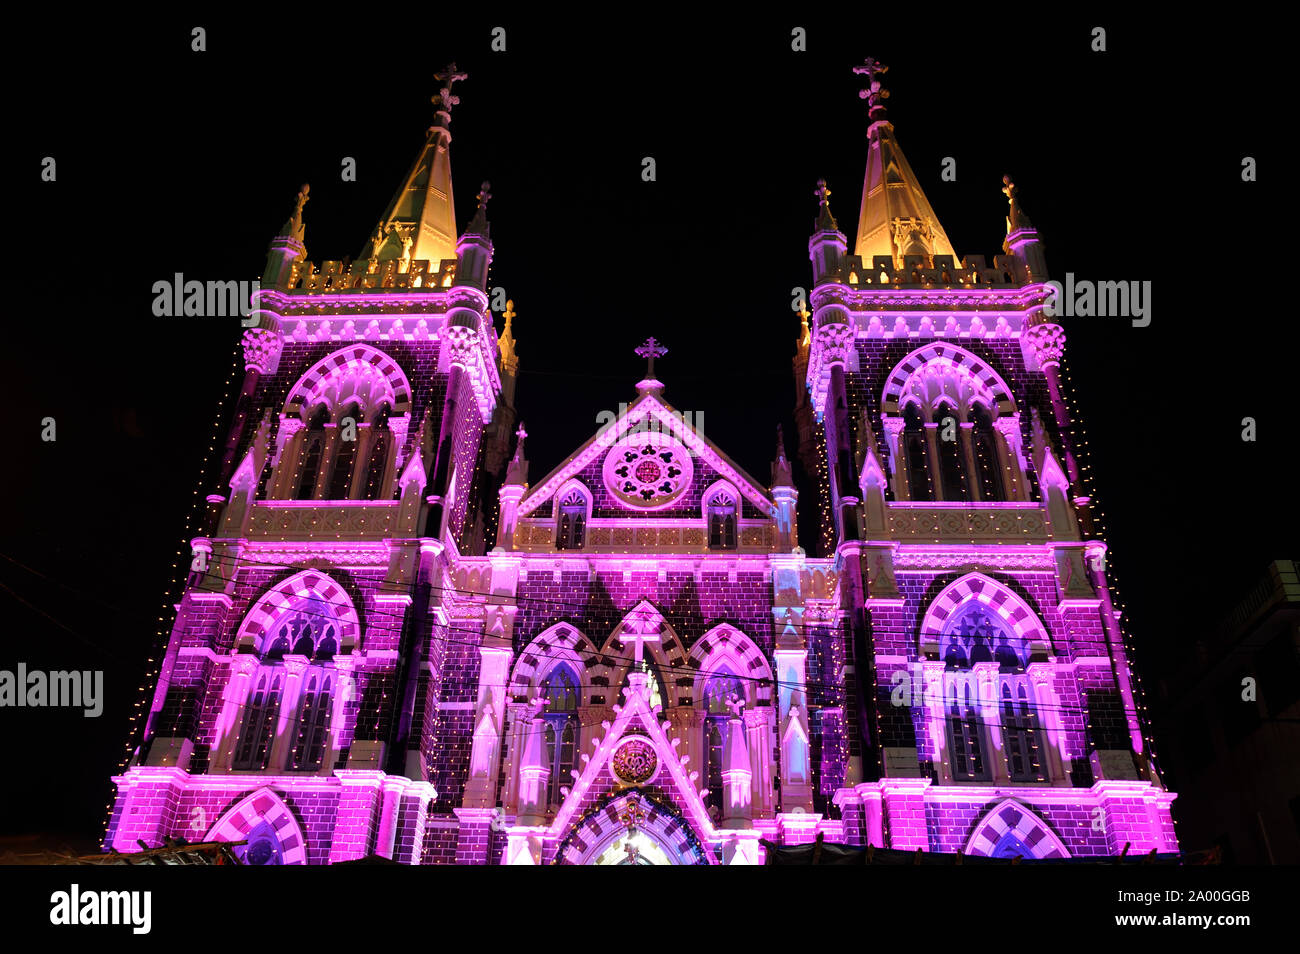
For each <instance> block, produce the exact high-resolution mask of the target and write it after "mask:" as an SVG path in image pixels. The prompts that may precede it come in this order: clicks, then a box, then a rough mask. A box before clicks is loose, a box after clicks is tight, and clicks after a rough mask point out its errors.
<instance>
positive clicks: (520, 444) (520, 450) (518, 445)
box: [515, 421, 528, 460]
mask: <svg viewBox="0 0 1300 954" xmlns="http://www.w3.org/2000/svg"><path fill="white" fill-rule="evenodd" d="M527 436H528V432H527V431H526V430H524V422H523V421H520V422H519V427H518V429H517V430H516V431H515V437H517V438H519V440H518V441H516V442H515V460H523V459H524V438H525V437H527Z"/></svg>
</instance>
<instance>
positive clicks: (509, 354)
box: [497, 298, 519, 374]
mask: <svg viewBox="0 0 1300 954" xmlns="http://www.w3.org/2000/svg"><path fill="white" fill-rule="evenodd" d="M504 317H505V319H506V326H505V327H504V328H502V329H501V337H499V338H497V350H498V351H499V352H500V354H501V367H502V368H503V369H505V370H508V371H509V372H510V373H512V374H513V373H514V369H515V368H516V367H518V365H519V357H518V355H516V354H515V343H516V342H515V332H514V317H515V301H514V299H513V298H507V299H506V311H505V316H504Z"/></svg>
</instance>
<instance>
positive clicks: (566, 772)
mask: <svg viewBox="0 0 1300 954" xmlns="http://www.w3.org/2000/svg"><path fill="white" fill-rule="evenodd" d="M542 693H543V695H544V696H545V697H546V709H545V710H544V712H543V714H542V718H543V719H545V720H546V729H545V739H546V762H547V765H548V766H549V768H550V775H549V777H548V778H547V781H546V786H547V791H546V800H547V803H548V804H549V806H550V807H551V810H553V811H554V810H558V808H559V807H560V803H561V802H562V801H563V796H562V794H561V792H560V789H561V788H567V787H569V786H571V785H572V784H573V768H574V765H575V759H576V757H577V751H578V699H579V692H578V678H577V676H576V675H575V674H574V672H573V669H572V668H570V667H569V665H568V664H567V663H560V664H559V665H557V666H556V667H555V668H554V669H552V670H551V671H550V673H549V674H548V675H547V677H546V679H545V680H544V681H543V682H542Z"/></svg>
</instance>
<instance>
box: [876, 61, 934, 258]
mask: <svg viewBox="0 0 1300 954" xmlns="http://www.w3.org/2000/svg"><path fill="white" fill-rule="evenodd" d="M888 69H889V67H887V66H885V65H884V64H882V63H880V62H879V61H878V60H874V59H871V58H868V59H867V61H866V62H865V63H864V64H863V65H862V66H855V67H854V68H853V72H854V73H859V74H866V75H867V77H868V86H867V88H866V89H864V90H861V91H860V93H859V96H861V97H862V98H863V99H865V100H867V109H868V112H867V118H868V119H869V120H870V123H871V125H870V127H869V128H868V129H867V139H868V142H869V145H868V150H867V172H866V176H865V178H864V181H863V184H862V210H861V212H860V214H859V215H858V238H857V242H856V244H855V245H854V248H853V253H854V254H855V255H861V256H862V261H863V264H864V265H866V266H867V267H870V266H871V260H872V258H873V257H874V256H876V255H888V256H890V257H891V258H892V259H893V260H894V264H895V266H901V265H902V264H903V257H904V256H906V255H921V256H924V257H925V258H931V257H932V256H935V255H951V256H952V257H953V259H954V261H955V260H956V258H957V253H956V252H954V251H953V247H952V243H951V242H949V241H948V236H947V234H945V233H944V231H943V226H941V225H940V224H939V219H938V217H937V216H936V215H935V214H934V209H933V208H931V206H930V201H929V200H928V199H927V198H926V197H925V192H924V190H922V188H921V182H920V180H919V179H918V178H917V177H916V173H914V172H913V171H912V167H911V166H910V165H908V163H907V158H906V157H905V156H904V155H903V151H902V150H901V149H900V148H899V147H898V140H897V139H895V138H894V126H893V124H892V123H890V122H889V120H887V119H886V118H885V106H884V101H885V100H886V99H888V98H889V90H887V89H885V88H884V86H883V85H882V84H881V82H880V77H881V76H882V75H883V74H884V73H885V72H886V71H887V70H888Z"/></svg>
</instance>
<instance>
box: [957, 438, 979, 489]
mask: <svg viewBox="0 0 1300 954" xmlns="http://www.w3.org/2000/svg"><path fill="white" fill-rule="evenodd" d="M974 430H975V425H974V424H972V423H970V422H969V421H962V422H961V423H960V424H958V425H957V441H958V443H959V444H960V445H961V459H962V461H963V462H964V463H965V465H966V473H967V474H968V475H969V476H968V477H967V480H966V485H967V487H968V488H969V490H970V499H971V500H982V499H983V498H984V494H983V490H982V488H981V487H980V481H979V472H980V471H979V466H978V465H977V464H976V462H975V442H974V441H973V440H972V438H971V435H972V432H973V431H974Z"/></svg>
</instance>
